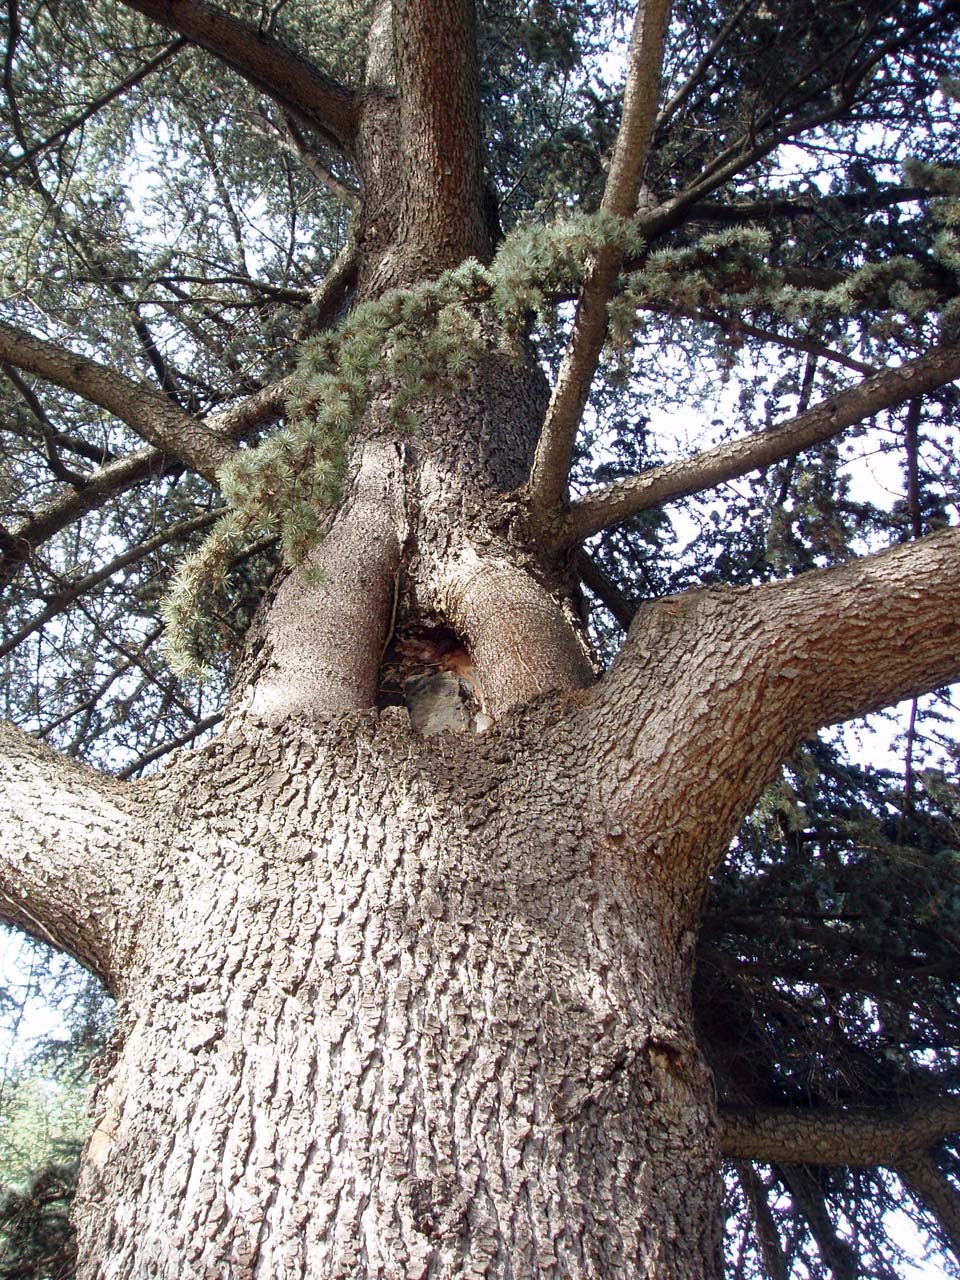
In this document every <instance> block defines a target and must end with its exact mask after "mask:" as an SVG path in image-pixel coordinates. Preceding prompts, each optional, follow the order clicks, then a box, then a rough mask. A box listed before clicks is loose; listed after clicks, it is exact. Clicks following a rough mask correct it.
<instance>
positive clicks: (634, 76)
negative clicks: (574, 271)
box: [528, 0, 670, 527]
mask: <svg viewBox="0 0 960 1280" xmlns="http://www.w3.org/2000/svg"><path fill="white" fill-rule="evenodd" d="M669 15H670V0H641V4H640V6H639V8H638V10H637V16H636V20H635V22H634V27H633V34H632V36H631V39H630V49H629V52H628V55H627V78H626V84H625V86H624V95H623V116H622V118H621V122H620V130H619V132H618V134H617V140H616V143H615V144H614V148H613V157H612V159H611V162H610V172H609V176H608V178H607V183H606V187H605V188H604V193H603V200H602V202H601V208H602V209H604V210H606V211H607V212H608V213H612V214H615V215H616V216H618V217H621V218H629V217H632V216H633V214H634V213H635V211H636V204H637V194H638V192H639V190H640V183H641V180H642V178H643V172H644V169H645V167H646V163H647V155H648V153H649V148H650V140H651V138H652V135H653V126H654V120H655V114H656V108H657V98H658V95H659V92H660V74H661V68H662V66H663V49H664V40H665V37H666V30H667V21H668V18H669ZM623 258H624V254H623V251H622V249H621V248H620V247H619V246H617V245H609V246H607V247H606V248H604V249H602V250H601V251H600V252H599V253H598V254H597V256H596V258H595V259H594V261H593V262H592V263H591V264H590V266H589V267H588V269H587V272H586V276H585V279H584V284H583V288H582V289H581V291H580V300H579V302H578V304H577V310H576V314H575V316H574V320H573V328H572V330H571V333H570V338H569V341H568V342H567V349H566V351H565V353H564V356H563V361H562V362H561V365H560V369H559V372H558V374H557V382H556V385H555V387H554V389H553V394H552V395H551V397H550V404H549V405H548V407H547V413H546V418H545V420H544V424H543V429H542V431H541V434H540V441H539V443H538V445H537V450H536V454H535V455H534V459H533V465H532V467H531V470H530V480H529V483H528V495H529V500H530V504H531V507H532V509H533V511H534V512H535V513H536V515H537V516H538V517H539V520H540V522H541V523H542V524H545V525H546V526H548V527H549V525H550V524H551V523H552V522H553V520H554V518H555V516H556V513H557V512H558V511H559V509H560V507H561V505H562V503H563V501H564V496H565V494H566V489H567V477H568V474H569V470H570V459H571V457H572V455H573V447H574V442H575V440H576V436H577V430H578V428H579V426H580V420H581V418H582V417H583V411H584V408H585V406H586V403H587V397H588V395H589V394H590V387H591V384H592V382H593V376H594V374H595V373H596V370H597V364H598V362H599V359H600V352H601V351H602V349H603V343H604V339H605V338H606V333H607V303H608V302H609V301H610V299H611V297H612V296H613V293H614V290H615V288H616V284H617V279H618V277H619V274H620V269H621V267H622V265H623Z"/></svg>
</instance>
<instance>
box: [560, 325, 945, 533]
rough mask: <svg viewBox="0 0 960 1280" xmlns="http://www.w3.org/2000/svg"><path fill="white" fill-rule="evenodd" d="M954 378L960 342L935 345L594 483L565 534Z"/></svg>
mask: <svg viewBox="0 0 960 1280" xmlns="http://www.w3.org/2000/svg"><path fill="white" fill-rule="evenodd" d="M955 378H960V345H956V344H951V345H949V346H939V347H934V348H933V349H932V350H931V351H928V352H926V354H924V355H922V356H918V357H917V359H916V360H908V361H906V362H905V363H904V364H902V365H895V366H893V367H892V368H889V369H884V370H882V371H881V372H880V373H877V374H874V375H873V376H872V377H869V378H864V379H863V380H862V381H861V382H857V383H855V384H854V385H853V386H852V387H849V388H847V390H846V391H841V392H839V393H838V394H837V395H835V396H831V397H830V398H829V399H828V400H824V401H822V402H821V403H820V404H817V405H814V406H813V408H812V409H808V410H806V412H804V413H800V414H797V416H796V417H795V418H790V419H788V420H787V421H786V422H784V423H781V425H780V426H778V427H774V428H773V429H772V430H770V431H761V432H758V433H757V434H756V435H752V436H746V437H745V438H744V439H742V440H731V441H729V442H728V443H726V444H722V445H718V446H717V447H716V448H715V449H707V450H705V451H704V452H703V453H700V454H697V455H696V456H695V457H692V458H683V459H681V460H680V461H679V462H668V463H666V464H664V465H663V466H660V467H652V468H651V469H650V470H649V471H644V472H643V473H642V474H641V475H637V476H629V477H628V478H627V479H625V480H617V481H615V482H614V483H613V484H608V485H605V486H604V487H603V488H601V489H595V490H594V491H593V492H592V493H588V494H586V496H585V497H583V498H581V499H580V501H579V502H575V503H573V505H572V506H571V507H570V509H569V512H568V514H567V517H566V520H565V523H564V527H563V530H562V532H561V534H560V541H561V543H562V544H563V545H567V546H572V545H574V544H575V543H577V542H581V541H583V539H584V538H589V537H590V536H591V535H592V534H594V533H599V531H600V530H601V529H606V528H609V526H610V525H613V524H617V523H618V522H619V521H621V520H626V519H627V518H628V517H630V516H634V515H638V514H639V513H640V512H641V511H648V510H649V509H650V508H651V507H657V506H661V505H662V504H663V503H665V502H670V501H673V500H674V499H676V498H682V497H684V496H685V495H687V494H689V493H699V492H700V491H701V490H702V489H708V488H710V487H711V486H713V485H717V484H722V483H723V482H724V481H725V480H733V479H736V478H737V477H738V476H744V475H747V474H748V473H749V472H751V471H756V470H757V469H758V468H760V467H769V466H771V465H772V464H773V463H775V462H782V461H783V459H784V458H789V457H791V456H792V455H793V454H795V453H799V452H801V451H802V450H804V449H810V448H812V447H813V446H814V445H815V444H820V443H822V442H823V441H824V440H830V439H832V438H833V437H834V436H836V435H839V433H840V432H841V431H843V430H845V429H846V428H847V427H850V426H853V425H854V423H857V422H862V421H863V419H864V418H868V417H870V416H871V415H872V414H875V413H880V412H881V411H882V410H884V409H892V408H894V407H895V406H896V405H898V404H902V403H903V402H904V401H905V400H912V399H915V398H916V397H917V396H922V395H927V394H929V393H930V392H931V391H935V390H936V389H937V388H938V387H941V386H943V385H944V384H946V383H948V382H952V381H953V380H954V379H955Z"/></svg>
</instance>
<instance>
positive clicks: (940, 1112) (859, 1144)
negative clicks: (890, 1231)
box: [720, 1096, 960, 1169]
mask: <svg viewBox="0 0 960 1280" xmlns="http://www.w3.org/2000/svg"><path fill="white" fill-rule="evenodd" d="M720 1122H721V1138H720V1145H721V1149H722V1151H723V1154H724V1155H725V1156H729V1157H730V1158H731V1159H734V1160H757V1161H759V1162H760V1163H761V1164H826V1165H830V1164H837V1165H848V1166H850V1167H857V1168H873V1167H874V1166H876V1165H885V1166H886V1167H887V1168H888V1169H893V1168H897V1167H898V1166H900V1165H901V1164H903V1163H904V1162H905V1161H908V1160H911V1159H913V1158H915V1157H916V1156H917V1155H918V1154H921V1153H926V1152H927V1151H928V1150H929V1149H930V1147H931V1146H932V1145H933V1144H934V1143H935V1142H938V1141H939V1140H940V1139H942V1138H945V1137H948V1136H949V1135H950V1134H952V1133H957V1132H958V1131H960V1098H958V1097H950V1096H948V1097H941V1098H926V1099H924V1100H923V1101H922V1102H914V1103H911V1104H910V1105H909V1106H905V1107H896V1108H890V1109H889V1110H887V1109H876V1108H866V1107H865V1108H863V1109H861V1110H854V1109H852V1108H851V1109H849V1110H841V1109H840V1108H834V1107H817V1108H816V1109H811V1110H809V1111H801V1110H800V1109H799V1108H797V1107H753V1108H742V1109H741V1108H737V1107H730V1108H724V1109H722V1110H721V1113H720Z"/></svg>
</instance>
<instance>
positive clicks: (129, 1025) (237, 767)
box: [77, 698, 719, 1280]
mask: <svg viewBox="0 0 960 1280" xmlns="http://www.w3.org/2000/svg"><path fill="white" fill-rule="evenodd" d="M568 701H569V699H564V698H560V699H552V700H545V701H544V702H543V703H542V704H541V705H540V707H539V709H538V710H537V711H536V712H535V713H534V714H529V715H527V716H525V717H524V719H523V722H522V725H521V723H520V722H519V720H517V721H514V722H513V723H512V725H511V726H510V727H508V728H506V729H504V730H503V731H502V732H499V731H494V732H491V733H487V734H482V735H477V736H475V735H468V734H459V735H445V736H443V737H442V738H424V737H422V736H420V735H418V734H417V733H416V732H415V731H414V730H413V728H412V727H411V725H410V723H409V719H408V717H407V715H406V713H405V712H404V711H403V710H401V709H399V708H390V709H387V710H385V711H384V712H382V713H379V714H378V713H375V712H374V713H370V712H368V713H361V714H357V715H353V716H346V717H339V718H337V719H336V720H331V721H329V722H327V723H325V724H324V723H319V722H318V723H314V724H308V723H306V722H304V721H299V722H292V723H291V722H287V723H286V724H285V725H284V726H283V728H282V729H278V730H275V729H270V728H268V727H264V726H261V727H257V726H254V725H252V724H250V723H248V724H247V725H246V727H244V728H237V729H234V730H232V731H231V732H229V733H227V734H225V735H223V736H222V737H220V738H218V739H217V740H215V741H214V742H213V743H211V744H210V745H208V746H207V747H205V748H203V749H202V750H200V751H198V752H197V753H195V754H194V755H193V756H190V757H187V758H186V759H185V760H184V761H183V762H182V763H181V765H180V766H179V768H178V769H177V770H176V771H174V772H172V773H170V774H169V775H168V776H167V778H166V780H165V781H164V783H163V784H162V785H161V787H160V788H159V789H158V792H157V795H156V800H157V810H156V828H155V839H156V841H157V842H158V846H159V848H160V850H161V853H160V855H159V860H158V865H159V866H160V867H161V868H162V872H161V875H160V876H159V878H158V879H157V880H156V881H155V883H154V884H153V885H150V886H144V888H145V896H144V905H145V910H144V915H143V919H142V922H141V927H140V934H139V943H138V949H137V952H136V956H135V959H134V961H133V964H132V967H131V970H130V972H129V975H128V977H127V978H126V980H125V982H124V988H123V992H122V998H121V1001H120V1013H119V1027H118V1032H117V1047H116V1059H115V1062H114V1063H113V1065H112V1066H111V1068H110V1070H109V1073H108V1074H107V1075H106V1077H105V1079H104V1080H103V1082H102V1084H101V1086H100V1088H99V1090H98V1096H97V1106H96V1129H95V1132H94V1134H93V1137H92V1139H91V1141H90V1146H89V1150H88V1153H87V1159H86V1162H85V1166H84V1173H83V1177H82V1184H81V1193H80V1198H79V1202H78V1209H77V1220H78V1225H79V1237H80V1253H81V1258H82V1262H81V1265H80V1268H79V1275H80V1276H81V1277H83V1278H84V1280H90V1278H92V1277H107V1276H109V1277H120V1276H124V1277H126V1276H141V1275H155V1276H164V1277H170V1278H171V1280H173V1277H177V1278H178V1280H179V1278H182V1277H186V1276H191V1277H192V1276H204V1277H210V1280H213V1277H224V1276H230V1277H231V1280H240V1278H241V1277H247V1276H249V1277H253V1276H258V1277H272V1278H275V1280H281V1278H287V1277H289V1278H293V1277H297V1278H300V1277H308V1276H309V1277H317V1278H318V1280H319V1278H321V1277H322V1278H323V1280H332V1278H333V1277H340V1276H342V1277H361V1276H362V1277H373V1276H382V1277H401V1276H403V1277H407V1276H410V1277H412V1276H451V1277H452V1276H481V1275H485V1276H498V1277H503V1276H531V1275H558V1276H570V1277H573V1276H576V1277H580V1276H583V1277H586V1276H591V1277H597V1278H598V1280H599V1278H600V1277H603V1278H604V1280H609V1278H611V1277H615V1276H636V1275H641V1276H650V1277H653V1276H656V1277H657V1278H658V1280H665V1278H666V1277H671V1276H675V1277H678V1278H679V1277H683V1278H684V1280H689V1278H690V1277H693V1276H697V1277H700V1276H703V1277H710V1276H714V1275H718V1274H719V1262H718V1223H719V1217H718V1185H719V1184H718V1178H717V1153H716V1133H715V1117H714V1110H713V1102H712V1094H711V1089H710V1084H709V1080H708V1076H707V1073H706V1071H705V1069H704V1067H703V1065H702V1063H701V1060H700V1057H699V1054H698V1052H697V1050H696V1048H695V1046H694V1043H693V1038H692V1033H691V1030H690V1017H689V999H688V991H689V986H690V967H691V963H692V953H691V947H690V945H689V944H690V941H691V939H692V934H690V933H689V931H687V930H681V931H680V932H678V930H677V928H676V927H672V926H675V923H676V917H677V898H676V895H675V892H672V893H670V894H666V893H665V892H664V889H663V886H662V881H660V878H659V877H655V876H648V877H637V876H636V875H634V874H630V873H628V872H627V870H626V869H625V868H624V867H623V865H622V863H621V861H620V859H619V858H618V857H617V851H616V849H615V848H613V847H611V842H610V840H609V838H608V836H607V834H606V832H604V830H603V825H602V824H599V823H598V824H594V823H592V822H591V821H590V820H589V818H587V819H585V818H584V816H583V815H589V814H591V813H592V812H594V809H595V800H594V797H593V796H592V795H591V792H592V784H591V779H590V778H589V776H587V777H585V776H584V774H583V770H582V767H581V766H582V749H581V748H580V747H578V743H577V734H576V726H577V725H578V723H579V719H578V718H577V717H576V716H575V715H571V713H570V712H569V710H568V708H567V703H568ZM546 761H549V765H548V766H547V767H545V762H546ZM658 881H659V882H658Z"/></svg>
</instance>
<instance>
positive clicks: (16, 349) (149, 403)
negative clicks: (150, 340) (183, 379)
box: [0, 322, 235, 481]
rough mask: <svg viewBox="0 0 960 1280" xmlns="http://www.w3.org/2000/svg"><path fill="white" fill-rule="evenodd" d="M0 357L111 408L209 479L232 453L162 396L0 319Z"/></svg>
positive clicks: (226, 443) (225, 441)
mask: <svg viewBox="0 0 960 1280" xmlns="http://www.w3.org/2000/svg"><path fill="white" fill-rule="evenodd" d="M0 360H5V361H7V363H9V364H12V365H14V366H15V367H16V368H18V369H25V370H26V371H27V372H28V373H35V374H37V375H38V377H41V378H45V379H46V380H47V381H48V382H53V383H55V384H56V385H57V386H58V387H63V388H64V389H65V390H66V391H72V392H74V393H75V394H76V395H79V396H82V397H83V398H84V399H85V400H90V401H92V403H93V404H97V405H99V406H100V407H101V408H103V409H106V410H107V411H108V412H110V413H112V414H115V415H116V417H118V418H119V419H120V421H121V422H125V423H126V424H127V426H128V427H131V428H132V429H133V430H134V431H135V432H136V433H137V435H139V436H140V437H142V439H144V440H146V441H147V442H148V443H150V444H152V445H155V446H156V447H157V448H158V449H161V450H163V452H164V453H167V454H169V455H172V456H173V457H176V458H178V459H179V460H180V461H181V462H183V463H184V464H185V465H186V466H188V467H191V468H192V469H193V470H194V471H196V472H198V473H199V474H200V475H202V476H205V477H206V478H207V479H208V480H211V481H215V480H216V475H217V471H218V470H219V468H220V467H221V466H222V465H223V463H224V462H226V461H227V460H228V459H229V458H231V457H232V456H233V453H234V451H235V446H234V444H233V442H232V441H231V440H230V439H229V438H228V437H226V436H224V435H221V434H219V433H217V432H216V431H215V430H211V429H210V427H209V426H205V425H204V424H203V423H201V422H199V421H198V420H197V419H196V418H192V417H190V415H189V414H186V413H184V412H183V411H182V410H181V409H178V408H177V406H176V405H174V404H173V403H171V401H170V400H169V399H168V397H167V396H165V395H161V394H160V392H157V391H154V390H153V389H152V388H150V387H147V386H144V385H143V384H142V383H139V382H135V381H134V380H133V379H132V378H127V377H125V376H124V375H123V374H120V373H117V372H116V371H115V370H113V369H108V368H106V366H105V365H102V364H99V363H98V362H97V361H96V360H91V359H89V358H88V357H86V356H80V355H77V354H76V353H75V352H72V351H68V350H67V349H66V348H65V347H60V346H57V345H56V344H55V343H52V342H47V341H46V340H45V339H43V338H36V337H34V336H33V334H31V333H28V332H27V331H26V330H24V329H16V328H14V327H13V326H12V325H8V324H3V323H2V322H0Z"/></svg>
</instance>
